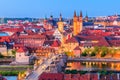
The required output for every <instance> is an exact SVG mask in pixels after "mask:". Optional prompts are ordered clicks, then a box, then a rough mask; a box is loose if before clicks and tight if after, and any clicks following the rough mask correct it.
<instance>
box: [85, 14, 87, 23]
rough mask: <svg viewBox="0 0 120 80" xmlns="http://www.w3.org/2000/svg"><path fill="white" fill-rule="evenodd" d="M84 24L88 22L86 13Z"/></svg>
mask: <svg viewBox="0 0 120 80" xmlns="http://www.w3.org/2000/svg"><path fill="white" fill-rule="evenodd" d="M85 22H88V15H87V13H86V17H85Z"/></svg>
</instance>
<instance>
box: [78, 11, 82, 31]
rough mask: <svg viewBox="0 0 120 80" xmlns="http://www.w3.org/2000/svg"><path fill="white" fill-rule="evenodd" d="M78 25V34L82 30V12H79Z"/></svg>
mask: <svg viewBox="0 0 120 80" xmlns="http://www.w3.org/2000/svg"><path fill="white" fill-rule="evenodd" d="M79 24H80V26H79V28H80V29H79V30H80V31H79V33H80V32H81V31H82V30H83V16H82V11H81V12H80V17H79Z"/></svg>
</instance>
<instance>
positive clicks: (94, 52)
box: [81, 46, 120, 57]
mask: <svg viewBox="0 0 120 80" xmlns="http://www.w3.org/2000/svg"><path fill="white" fill-rule="evenodd" d="M117 51H120V49H115V48H108V47H105V46H103V47H97V46H96V47H94V48H93V49H92V48H88V49H85V50H84V52H82V54H81V56H96V55H97V54H99V55H100V56H101V57H105V56H106V55H107V54H110V55H111V57H113V55H114V54H115V53H116V52H117Z"/></svg>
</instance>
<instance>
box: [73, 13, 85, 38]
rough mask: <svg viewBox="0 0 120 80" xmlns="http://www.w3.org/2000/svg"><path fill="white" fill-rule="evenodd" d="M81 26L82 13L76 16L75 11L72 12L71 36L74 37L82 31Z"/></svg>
mask: <svg viewBox="0 0 120 80" xmlns="http://www.w3.org/2000/svg"><path fill="white" fill-rule="evenodd" d="M82 26H83V19H82V12H80V16H79V17H78V16H77V15H76V11H75V12H74V18H73V35H74V36H76V35H78V34H79V33H80V32H81V31H82Z"/></svg>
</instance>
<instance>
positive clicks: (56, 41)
mask: <svg viewBox="0 0 120 80" xmlns="http://www.w3.org/2000/svg"><path fill="white" fill-rule="evenodd" d="M59 46H60V43H59V42H58V40H54V41H53V44H52V47H59Z"/></svg>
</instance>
